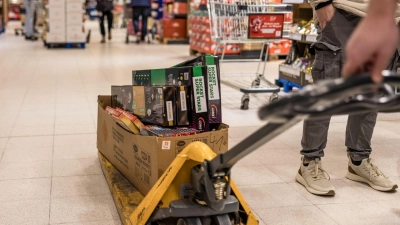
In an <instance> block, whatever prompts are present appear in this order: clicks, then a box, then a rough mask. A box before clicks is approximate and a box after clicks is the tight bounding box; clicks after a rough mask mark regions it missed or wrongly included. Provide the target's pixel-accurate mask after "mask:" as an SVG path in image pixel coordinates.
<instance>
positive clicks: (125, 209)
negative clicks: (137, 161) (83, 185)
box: [98, 152, 144, 225]
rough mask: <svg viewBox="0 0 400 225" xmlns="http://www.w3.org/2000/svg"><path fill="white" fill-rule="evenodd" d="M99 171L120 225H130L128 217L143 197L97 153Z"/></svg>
mask: <svg viewBox="0 0 400 225" xmlns="http://www.w3.org/2000/svg"><path fill="white" fill-rule="evenodd" d="M98 155H99V161H100V165H101V169H102V171H103V174H104V177H105V178H106V182H107V184H108V187H109V188H110V192H111V195H112V197H113V199H114V203H115V206H116V208H117V210H118V214H119V217H120V219H121V222H122V224H124V225H132V223H131V222H130V218H129V217H130V216H131V215H132V213H133V211H134V210H135V209H136V208H137V206H138V205H139V204H140V202H141V201H142V200H143V198H144V196H143V195H142V194H141V193H140V192H139V191H138V190H137V189H136V188H135V187H134V186H133V185H132V184H131V183H130V182H129V181H128V180H127V179H126V178H125V177H124V176H123V175H122V174H121V173H120V172H119V171H118V170H117V169H116V168H115V167H114V166H113V165H112V164H111V163H110V161H108V160H107V159H106V158H105V157H104V155H103V154H101V153H100V152H98Z"/></svg>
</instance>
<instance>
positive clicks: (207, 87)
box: [111, 55, 222, 132]
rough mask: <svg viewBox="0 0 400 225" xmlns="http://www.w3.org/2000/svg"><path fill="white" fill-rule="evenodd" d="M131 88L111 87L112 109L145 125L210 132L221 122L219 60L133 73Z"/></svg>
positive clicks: (201, 59) (205, 59)
mask: <svg viewBox="0 0 400 225" xmlns="http://www.w3.org/2000/svg"><path fill="white" fill-rule="evenodd" d="M132 83H133V86H131V85H129V86H112V90H111V92H112V93H111V94H112V96H113V98H112V100H113V101H112V107H114V108H115V107H119V108H122V109H124V110H126V111H128V112H131V113H133V114H134V115H135V116H137V117H138V118H139V119H141V121H142V122H143V123H144V124H151V125H158V126H162V127H181V126H184V127H191V128H194V129H197V130H199V131H201V132H203V131H209V130H210V124H220V123H221V122H222V114H221V112H222V110H221V87H220V77H219V60H218V58H217V57H214V56H211V55H204V56H201V57H198V58H195V59H193V60H190V61H186V62H183V63H181V64H179V65H176V66H174V67H172V68H164V69H151V70H136V71H133V72H132Z"/></svg>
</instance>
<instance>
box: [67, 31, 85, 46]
mask: <svg viewBox="0 0 400 225" xmlns="http://www.w3.org/2000/svg"><path fill="white" fill-rule="evenodd" d="M67 42H69V43H86V35H85V33H83V32H81V33H75V34H71V33H69V34H68V33H67Z"/></svg>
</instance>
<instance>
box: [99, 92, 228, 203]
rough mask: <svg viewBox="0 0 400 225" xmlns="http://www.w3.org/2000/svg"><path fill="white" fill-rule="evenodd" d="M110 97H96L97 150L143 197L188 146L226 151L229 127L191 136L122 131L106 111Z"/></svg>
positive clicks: (109, 103)
mask: <svg viewBox="0 0 400 225" xmlns="http://www.w3.org/2000/svg"><path fill="white" fill-rule="evenodd" d="M107 106H111V96H99V97H98V117H97V148H98V150H99V151H100V153H101V154H103V155H104V156H105V157H106V158H107V159H108V160H109V161H110V162H111V163H112V164H113V165H114V166H115V167H116V168H117V169H118V170H119V171H120V172H121V173H122V174H123V175H124V176H125V177H126V178H127V179H128V180H129V181H130V182H131V183H132V184H133V185H134V186H135V187H136V188H137V189H138V190H139V191H140V192H141V193H142V194H143V195H146V194H147V193H148V192H149V191H150V189H151V188H152V187H153V185H154V184H155V183H156V182H157V180H158V179H159V177H160V176H161V175H162V174H163V173H164V171H165V170H166V169H167V168H168V166H169V165H170V164H171V163H172V161H173V160H174V159H175V157H176V155H177V154H179V153H180V152H181V151H182V150H183V149H184V148H185V147H186V146H187V145H188V144H190V143H192V142H194V141H202V142H204V143H206V144H207V145H208V146H209V147H210V148H211V149H212V150H213V151H214V152H215V153H217V154H218V153H223V152H226V151H227V150H228V126H227V125H225V124H218V125H217V124H213V125H212V126H211V127H210V128H211V129H212V131H210V132H203V133H199V134H195V135H190V136H180V137H157V136H141V135H135V134H133V133H132V132H130V131H128V130H126V129H124V128H123V127H122V126H121V125H120V124H118V123H117V122H116V121H115V118H114V117H113V116H112V115H110V114H109V113H107V112H106V111H105V108H106V107H107Z"/></svg>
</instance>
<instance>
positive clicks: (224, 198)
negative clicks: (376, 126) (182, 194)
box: [191, 71, 400, 211]
mask: <svg viewBox="0 0 400 225" xmlns="http://www.w3.org/2000/svg"><path fill="white" fill-rule="evenodd" d="M383 75H384V81H383V82H382V83H381V84H376V83H374V82H373V81H372V80H371V78H370V75H369V74H362V75H358V76H354V77H351V78H348V79H344V78H341V79H335V80H327V81H322V82H320V83H317V85H315V86H306V87H305V88H304V89H303V90H300V91H299V92H298V93H294V94H291V95H288V96H287V97H284V98H281V99H280V100H279V101H276V102H272V103H271V104H268V105H266V106H264V107H262V108H261V109H260V111H259V117H260V119H262V120H268V124H266V125H265V126H264V127H262V128H261V129H260V130H258V131H256V132H255V133H254V134H252V135H250V136H249V137H248V138H246V139H245V140H243V141H242V142H240V143H239V144H238V145H236V146H235V147H234V148H232V149H231V150H229V151H228V152H226V153H223V154H219V155H218V156H217V157H215V158H214V159H212V160H210V161H207V160H206V161H204V162H203V163H202V164H200V165H198V166H195V167H194V168H192V170H191V183H192V186H193V188H194V191H195V192H196V194H195V197H194V198H195V199H194V200H195V201H196V202H197V203H199V204H202V205H207V206H208V207H210V208H212V209H213V210H216V211H221V210H223V209H224V208H225V207H227V206H229V205H231V204H232V203H233V202H232V199H231V198H230V196H231V195H230V192H231V187H230V170H231V168H232V166H234V165H235V163H237V162H238V161H239V160H240V159H242V158H243V157H245V156H247V155H248V154H250V153H251V152H253V151H254V150H256V149H257V148H258V147H260V146H261V145H263V144H265V143H266V142H268V141H269V140H272V139H273V138H275V137H276V136H277V135H279V134H280V133H281V132H283V131H285V130H286V129H288V128H290V127H291V126H293V125H294V124H296V123H298V122H300V121H301V120H304V119H321V118H324V117H330V116H332V115H343V114H355V113H365V112H373V111H376V112H400V95H399V94H396V93H395V91H394V88H393V87H394V86H400V75H398V74H394V73H390V72H388V71H384V72H383ZM366 96H369V97H366ZM371 96H373V97H371ZM260 134H265V135H264V136H261V135H260ZM260 136H261V137H260Z"/></svg>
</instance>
